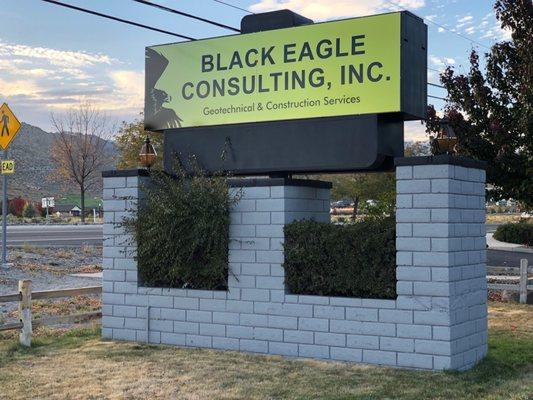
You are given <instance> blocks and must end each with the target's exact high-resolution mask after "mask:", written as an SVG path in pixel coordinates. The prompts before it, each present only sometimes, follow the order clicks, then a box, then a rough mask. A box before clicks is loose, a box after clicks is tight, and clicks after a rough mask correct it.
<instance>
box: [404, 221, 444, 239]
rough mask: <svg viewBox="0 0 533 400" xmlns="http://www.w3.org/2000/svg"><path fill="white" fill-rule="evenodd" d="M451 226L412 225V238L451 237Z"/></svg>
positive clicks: (441, 224)
mask: <svg viewBox="0 0 533 400" xmlns="http://www.w3.org/2000/svg"><path fill="white" fill-rule="evenodd" d="M451 231H452V226H451V225H450V224H444V223H435V222H432V223H427V224H426V223H420V224H413V236H414V237H418V238H434V237H445V238H446V237H449V236H451Z"/></svg>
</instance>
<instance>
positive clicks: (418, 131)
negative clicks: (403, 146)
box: [404, 121, 428, 142]
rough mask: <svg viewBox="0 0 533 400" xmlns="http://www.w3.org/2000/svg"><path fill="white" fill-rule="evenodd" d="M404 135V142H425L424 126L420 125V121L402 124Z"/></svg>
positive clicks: (426, 137) (426, 136) (426, 138)
mask: <svg viewBox="0 0 533 400" xmlns="http://www.w3.org/2000/svg"><path fill="white" fill-rule="evenodd" d="M404 128H405V133H404V137H405V140H406V141H415V142H418V141H426V140H428V135H427V133H426V126H425V125H423V124H422V123H420V121H411V122H406V123H405V124H404Z"/></svg>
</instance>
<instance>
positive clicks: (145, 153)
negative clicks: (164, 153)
mask: <svg viewBox="0 0 533 400" xmlns="http://www.w3.org/2000/svg"><path fill="white" fill-rule="evenodd" d="M156 157H157V152H156V151H155V148H154V146H153V145H152V143H150V138H149V137H148V136H146V139H145V140H144V144H143V146H142V147H141V152H140V153H139V161H140V162H141V166H142V167H144V168H146V169H150V167H151V166H152V165H154V163H155V159H156Z"/></svg>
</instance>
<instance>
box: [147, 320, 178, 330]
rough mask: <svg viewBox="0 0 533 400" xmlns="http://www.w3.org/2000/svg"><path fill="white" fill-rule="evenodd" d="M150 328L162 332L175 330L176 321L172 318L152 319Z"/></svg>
mask: <svg viewBox="0 0 533 400" xmlns="http://www.w3.org/2000/svg"><path fill="white" fill-rule="evenodd" d="M150 330H151V331H160V332H173V331H174V323H173V322H172V321H170V320H161V319H153V318H151V319H150Z"/></svg>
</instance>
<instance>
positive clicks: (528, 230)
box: [494, 222, 533, 246]
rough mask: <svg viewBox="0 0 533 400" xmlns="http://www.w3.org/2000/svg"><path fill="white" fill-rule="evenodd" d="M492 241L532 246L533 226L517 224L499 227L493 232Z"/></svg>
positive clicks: (525, 223)
mask: <svg viewBox="0 0 533 400" xmlns="http://www.w3.org/2000/svg"><path fill="white" fill-rule="evenodd" d="M494 239H496V240H499V241H500V242H508V243H517V244H525V245H526V246H533V224H530V223H527V222H518V223H507V224H503V225H500V226H498V229H496V232H494Z"/></svg>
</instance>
